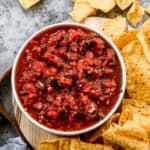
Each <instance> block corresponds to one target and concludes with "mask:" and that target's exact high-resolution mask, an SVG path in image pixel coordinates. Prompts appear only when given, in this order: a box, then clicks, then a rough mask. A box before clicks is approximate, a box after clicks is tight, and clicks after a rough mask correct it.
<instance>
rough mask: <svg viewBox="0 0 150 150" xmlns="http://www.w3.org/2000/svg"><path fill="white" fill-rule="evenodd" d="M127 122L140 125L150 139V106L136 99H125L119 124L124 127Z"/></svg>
mask: <svg viewBox="0 0 150 150" xmlns="http://www.w3.org/2000/svg"><path fill="white" fill-rule="evenodd" d="M127 120H132V121H134V122H135V123H136V124H138V125H140V126H141V127H142V128H143V129H145V131H146V132H147V134H148V136H149V137H150V105H148V104H146V103H145V102H142V101H138V100H134V99H124V100H123V102H122V111H121V115H120V118H119V124H120V125H123V124H124V123H125V122H126V121H127Z"/></svg>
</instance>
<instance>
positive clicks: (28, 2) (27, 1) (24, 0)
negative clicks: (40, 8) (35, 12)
mask: <svg viewBox="0 0 150 150" xmlns="http://www.w3.org/2000/svg"><path fill="white" fill-rule="evenodd" d="M39 1H40V0H19V2H20V4H21V6H22V7H23V8H24V9H28V8H30V7H32V6H33V5H35V4H36V3H38V2H39Z"/></svg>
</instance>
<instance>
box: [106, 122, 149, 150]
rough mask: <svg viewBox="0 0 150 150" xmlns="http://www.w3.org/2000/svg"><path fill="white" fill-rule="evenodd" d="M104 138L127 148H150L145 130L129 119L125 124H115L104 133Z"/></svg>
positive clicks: (145, 149)
mask: <svg viewBox="0 0 150 150" xmlns="http://www.w3.org/2000/svg"><path fill="white" fill-rule="evenodd" d="M103 138H104V139H105V140H107V141H109V142H111V143H114V144H118V145H119V146H121V147H122V148H124V149H127V150H135V149H136V150H148V147H149V139H148V136H147V134H146V132H145V130H144V129H143V128H141V127H140V126H138V125H137V124H135V123H134V122H133V121H127V122H126V123H125V124H124V125H123V126H119V125H117V124H114V125H113V126H111V127H110V128H109V129H108V130H107V131H106V132H105V133H104V134H103Z"/></svg>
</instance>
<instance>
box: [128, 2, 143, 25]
mask: <svg viewBox="0 0 150 150" xmlns="http://www.w3.org/2000/svg"><path fill="white" fill-rule="evenodd" d="M143 15H144V8H143V7H141V5H140V2H139V0H134V3H133V5H132V6H131V8H130V10H129V11H128V13H127V19H128V21H129V23H131V24H132V25H133V26H136V25H137V24H138V22H139V21H140V20H141V19H142V17H143Z"/></svg>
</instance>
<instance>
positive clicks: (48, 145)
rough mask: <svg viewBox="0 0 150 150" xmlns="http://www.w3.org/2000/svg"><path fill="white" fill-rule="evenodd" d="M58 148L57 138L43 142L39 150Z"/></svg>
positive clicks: (56, 149) (54, 149)
mask: <svg viewBox="0 0 150 150" xmlns="http://www.w3.org/2000/svg"><path fill="white" fill-rule="evenodd" d="M58 149H59V141H58V140H56V139H54V140H51V141H44V142H41V143H40V145H39V150H58Z"/></svg>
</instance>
